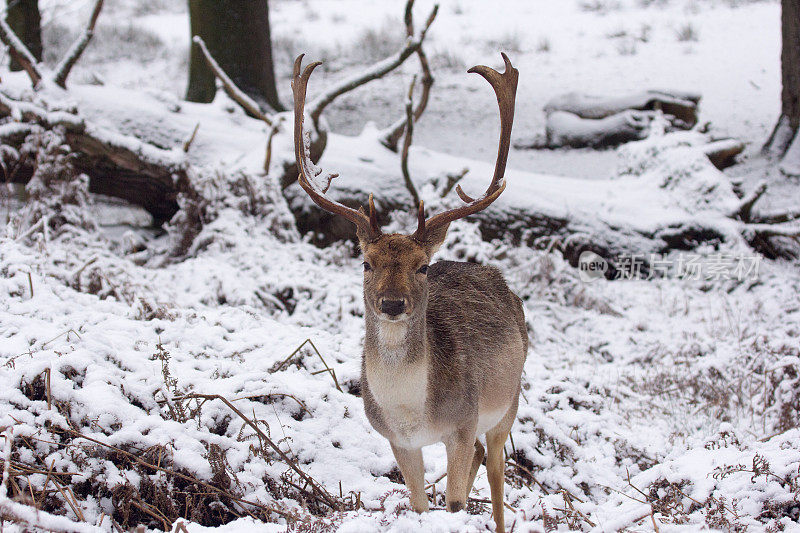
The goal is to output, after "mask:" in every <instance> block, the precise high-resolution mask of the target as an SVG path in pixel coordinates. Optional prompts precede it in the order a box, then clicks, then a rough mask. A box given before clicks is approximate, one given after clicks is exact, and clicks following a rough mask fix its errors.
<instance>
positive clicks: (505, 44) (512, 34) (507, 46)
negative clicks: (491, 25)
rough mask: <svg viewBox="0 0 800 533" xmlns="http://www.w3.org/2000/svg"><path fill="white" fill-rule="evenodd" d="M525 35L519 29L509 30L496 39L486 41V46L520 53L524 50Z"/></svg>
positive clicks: (511, 52) (510, 52)
mask: <svg viewBox="0 0 800 533" xmlns="http://www.w3.org/2000/svg"><path fill="white" fill-rule="evenodd" d="M523 41H524V37H523V35H522V34H521V33H519V32H518V31H509V32H507V33H504V34H503V35H500V36H499V37H497V38H496V39H489V40H487V41H486V47H487V48H488V49H491V50H495V51H496V50H500V51H503V52H506V53H509V54H519V53H521V52H522V51H523V44H522V43H523Z"/></svg>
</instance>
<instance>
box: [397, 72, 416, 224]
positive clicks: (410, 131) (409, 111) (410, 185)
mask: <svg viewBox="0 0 800 533" xmlns="http://www.w3.org/2000/svg"><path fill="white" fill-rule="evenodd" d="M416 81H417V77H416V76H414V78H413V79H412V80H411V86H410V87H409V88H408V98H406V136H405V139H403V152H402V154H401V156H400V170H401V171H402V172H403V181H405V184H406V189H408V192H409V194H411V199H412V200H413V201H414V203H413V205H412V208H413V207H416V206H418V205H419V202H420V200H419V193H418V192H417V188H416V186H414V182H413V181H411V174H410V173H409V171H408V150H409V148H411V140H412V138H413V135H414V111H413V106H414V101H413V96H414V84H415V83H416ZM412 212H413V209H412Z"/></svg>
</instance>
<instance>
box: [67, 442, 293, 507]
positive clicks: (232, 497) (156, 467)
mask: <svg viewBox="0 0 800 533" xmlns="http://www.w3.org/2000/svg"><path fill="white" fill-rule="evenodd" d="M63 431H66V432H67V433H70V434H71V435H74V436H75V437H77V438H79V439H86V440H88V441H89V442H94V443H95V444H99V445H100V446H104V447H106V448H108V449H110V450H114V451H116V452H119V453H121V454H123V455H125V456H126V457H128V458H129V459H131V460H133V461H134V462H136V463H138V464H140V465H142V466H144V467H145V468H151V469H153V470H158V471H160V472H164V473H165V474H168V475H171V476H175V477H179V478H181V479H183V480H185V481H188V482H190V483H196V484H198V485H200V486H202V487H205V488H207V489H209V490H213V491H214V492H216V493H219V494H221V495H223V496H225V497H226V498H229V499H230V500H233V501H235V502H237V503H240V504H246V505H250V506H251V507H255V508H257V509H260V510H262V511H266V512H270V513H275V514H277V515H280V516H283V517H284V518H288V517H289V513H287V512H286V511H282V510H280V509H276V508H274V507H270V506H267V505H264V504H262V503H257V502H254V501H250V500H245V499H243V498H239V497H238V496H236V495H234V494H231V493H230V492H227V491H225V490H223V489H220V488H219V487H215V486H214V485H211V484H209V483H206V482H204V481H201V480H199V479H197V478H196V477H194V476H190V475H188V474H184V473H182V472H178V471H176V470H172V469H170V468H166V467H163V466H160V465H154V464H151V463H148V462H147V461H145V460H144V459H142V458H141V457H139V456H138V455H136V454H133V453H131V452H129V451H127V450H123V449H122V448H118V447H117V446H113V445H111V444H107V443H105V442H103V441H101V440H98V439H95V438H93V437H90V436H88V435H84V434H83V433H80V432H78V431H75V430H73V429H66V430H63Z"/></svg>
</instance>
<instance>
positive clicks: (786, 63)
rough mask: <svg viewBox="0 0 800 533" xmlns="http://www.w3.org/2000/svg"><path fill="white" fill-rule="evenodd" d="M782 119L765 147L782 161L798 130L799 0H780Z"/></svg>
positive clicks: (799, 119) (799, 87)
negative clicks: (781, 158)
mask: <svg viewBox="0 0 800 533" xmlns="http://www.w3.org/2000/svg"><path fill="white" fill-rule="evenodd" d="M781 37H782V39H783V47H782V49H781V82H782V85H783V90H782V92H781V116H780V118H779V119H778V122H777V123H776V125H775V129H774V130H773V131H772V134H771V135H770V137H769V139H768V140H767V144H766V145H765V146H764V149H765V151H767V152H768V153H770V154H772V155H775V156H778V157H783V155H784V154H785V153H786V150H787V149H788V148H789V146H790V144H791V142H792V139H793V138H794V136H795V135H796V133H797V130H798V127H800V0H781Z"/></svg>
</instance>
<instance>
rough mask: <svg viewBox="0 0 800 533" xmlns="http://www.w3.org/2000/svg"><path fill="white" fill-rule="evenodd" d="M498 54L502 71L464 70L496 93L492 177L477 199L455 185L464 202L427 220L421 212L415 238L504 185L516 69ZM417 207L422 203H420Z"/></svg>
mask: <svg viewBox="0 0 800 533" xmlns="http://www.w3.org/2000/svg"><path fill="white" fill-rule="evenodd" d="M501 55H502V56H503V62H504V63H505V70H504V71H503V73H502V74H501V73H500V72H497V71H496V70H494V69H493V68H490V67H487V66H484V65H478V66H475V67H472V68H471V69H469V70H468V71H467V72H470V73H472V72H474V73H477V74H480V75H481V76H483V78H484V79H485V80H486V81H488V82H489V84H490V85H491V86H492V88H493V89H494V92H495V95H496V96H497V105H498V107H499V108H500V144H499V146H498V148H497V161H496V163H495V166H494V176H493V177H492V181H491V182H490V183H489V187H488V188H487V189H486V192H484V193H483V196H481V197H479V198H477V199H475V198H472V197H470V196H469V195H467V194H466V193H465V192H464V191H463V189H462V188H461V185H458V186H457V187H456V193H458V196H459V197H460V198H461V199H462V200H463V201H464V202H465V203H466V204H467V205H464V206H461V207H457V208H455V209H451V210H449V211H445V212H444V213H439V214H437V215H434V216H433V217H431V218H430V219H429V220H427V221H425V219H424V217H423V216H422V215H419V218H418V225H417V231H416V233H414V238H415V239H417V240H421V241H424V240H425V234H426V232H428V231H430V230H432V229H434V228H436V227H440V226H443V225H446V224H450V223H451V222H453V221H454V220H458V219H459V218H464V217H466V216H468V215H472V214H474V213H477V212H479V211H482V210H484V209H486V208H487V207H489V205H490V204H491V203H492V202H494V201H495V200H497V198H498V197H499V196H500V194H501V193H502V192H503V190H504V189H505V188H506V182H505V179H503V177H504V175H505V171H506V162H507V161H508V150H509V148H510V147H511V128H512V126H513V124H514V103H515V100H516V95H517V81H518V80H519V71H518V70H517V69H515V68H514V66H513V65H512V64H511V60H510V59H508V56H507V55H506V54H505V53H501ZM421 210H422V205H420V211H421Z"/></svg>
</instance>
